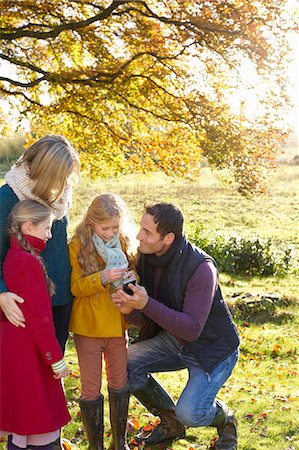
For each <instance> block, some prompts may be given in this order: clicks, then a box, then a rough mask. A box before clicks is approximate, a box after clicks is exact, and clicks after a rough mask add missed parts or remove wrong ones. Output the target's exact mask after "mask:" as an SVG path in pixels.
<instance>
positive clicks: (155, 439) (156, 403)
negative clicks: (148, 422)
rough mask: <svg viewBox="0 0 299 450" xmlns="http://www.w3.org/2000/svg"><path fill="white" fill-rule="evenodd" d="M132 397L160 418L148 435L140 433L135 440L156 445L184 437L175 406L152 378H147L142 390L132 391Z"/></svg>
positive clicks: (182, 426) (183, 430) (183, 429)
mask: <svg viewBox="0 0 299 450" xmlns="http://www.w3.org/2000/svg"><path fill="white" fill-rule="evenodd" d="M133 395H134V396H135V397H136V398H137V399H138V400H139V401H140V402H141V403H142V404H143V406H145V407H146V408H147V409H148V410H149V411H150V412H151V413H152V414H153V415H154V416H159V417H160V423H159V424H158V425H157V427H156V428H155V429H154V430H153V431H152V432H151V433H150V434H149V433H144V432H143V431H141V432H140V433H139V434H138V436H137V439H139V440H141V441H143V442H145V443H146V444H148V445H156V444H159V443H160V442H163V441H167V440H174V439H178V438H182V437H184V436H185V431H186V429H185V427H184V425H183V424H181V422H179V421H178V420H177V418H176V415H175V404H174V403H173V401H172V399H171V397H170V396H169V395H168V393H167V392H166V391H165V390H164V389H163V388H162V386H160V384H159V383H157V381H156V380H155V379H154V378H153V377H152V376H149V378H148V380H147V382H146V383H145V384H144V385H143V386H142V388H140V389H138V390H136V391H134V392H133Z"/></svg>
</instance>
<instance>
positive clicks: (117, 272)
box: [102, 269, 124, 284]
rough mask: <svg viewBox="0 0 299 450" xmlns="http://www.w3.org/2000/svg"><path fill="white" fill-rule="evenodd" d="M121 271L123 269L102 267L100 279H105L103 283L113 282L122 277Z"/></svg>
mask: <svg viewBox="0 0 299 450" xmlns="http://www.w3.org/2000/svg"><path fill="white" fill-rule="evenodd" d="M123 272H124V271H123V269H104V270H103V271H102V281H103V280H105V281H106V283H104V284H107V283H113V282H114V281H117V280H119V279H120V278H122V276H123Z"/></svg>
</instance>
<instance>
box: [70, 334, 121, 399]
mask: <svg viewBox="0 0 299 450" xmlns="http://www.w3.org/2000/svg"><path fill="white" fill-rule="evenodd" d="M74 341H75V346H76V350H77V354H78V361H79V366H80V378H81V398H82V400H96V399H97V398H98V397H99V394H100V392H101V387H102V371H103V357H104V360H105V366H106V376H107V382H108V386H109V387H111V388H112V389H122V388H123V387H124V386H125V385H126V384H127V381H128V372H127V340H126V338H125V336H123V337H113V338H93V337H86V336H81V335H79V334H74Z"/></svg>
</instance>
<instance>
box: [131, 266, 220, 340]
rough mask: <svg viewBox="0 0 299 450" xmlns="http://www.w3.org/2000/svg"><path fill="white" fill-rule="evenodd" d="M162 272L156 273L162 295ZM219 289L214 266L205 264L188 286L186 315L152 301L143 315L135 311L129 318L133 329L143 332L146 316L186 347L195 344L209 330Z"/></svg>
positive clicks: (157, 271)
mask: <svg viewBox="0 0 299 450" xmlns="http://www.w3.org/2000/svg"><path fill="white" fill-rule="evenodd" d="M160 271H161V270H160V268H159V267H157V268H156V269H155V272H154V286H153V287H154V292H157V291H158V285H159V277H160ZM217 286H218V279H217V271H216V268H215V266H214V264H213V263H212V262H209V261H204V262H203V263H202V264H200V265H199V266H198V268H197V269H196V271H195V272H194V274H193V275H192V277H191V278H190V280H189V281H188V283H187V286H186V291H185V297H184V304H183V309H182V311H176V310H174V309H172V308H169V307H168V306H166V305H164V304H163V303H161V302H159V301H158V300H156V299H154V298H153V297H149V299H148V302H147V304H146V306H145V308H144V309H143V310H142V311H136V310H135V311H133V312H132V313H131V314H128V315H127V316H126V318H127V320H128V321H129V322H130V323H131V324H132V325H135V326H136V327H138V328H141V327H142V326H143V325H144V322H145V321H144V316H143V315H145V316H147V317H149V318H150V319H152V320H153V321H154V322H156V323H157V324H158V325H160V326H161V327H162V328H163V329H164V330H166V331H168V332H169V333H171V334H172V335H174V336H176V337H177V338H178V339H179V340H180V341H181V342H182V343H184V342H193V341H195V340H196V339H198V337H199V336H200V334H201V332H202V330H203V328H204V326H205V323H206V320H207V318H208V316H209V313H210V310H211V306H212V302H213V298H214V295H215V292H216V289H217ZM161 300H162V299H161Z"/></svg>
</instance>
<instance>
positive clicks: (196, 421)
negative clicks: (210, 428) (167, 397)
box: [175, 404, 211, 427]
mask: <svg viewBox="0 0 299 450" xmlns="http://www.w3.org/2000/svg"><path fill="white" fill-rule="evenodd" d="M175 415H176V417H177V419H178V421H179V422H181V423H182V424H183V425H185V426H186V427H205V426H207V425H209V424H210V423H211V417H210V414H207V411H197V412H195V411H192V409H190V405H189V407H187V406H186V405H185V406H183V405H179V404H178V405H177V406H176V409H175Z"/></svg>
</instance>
